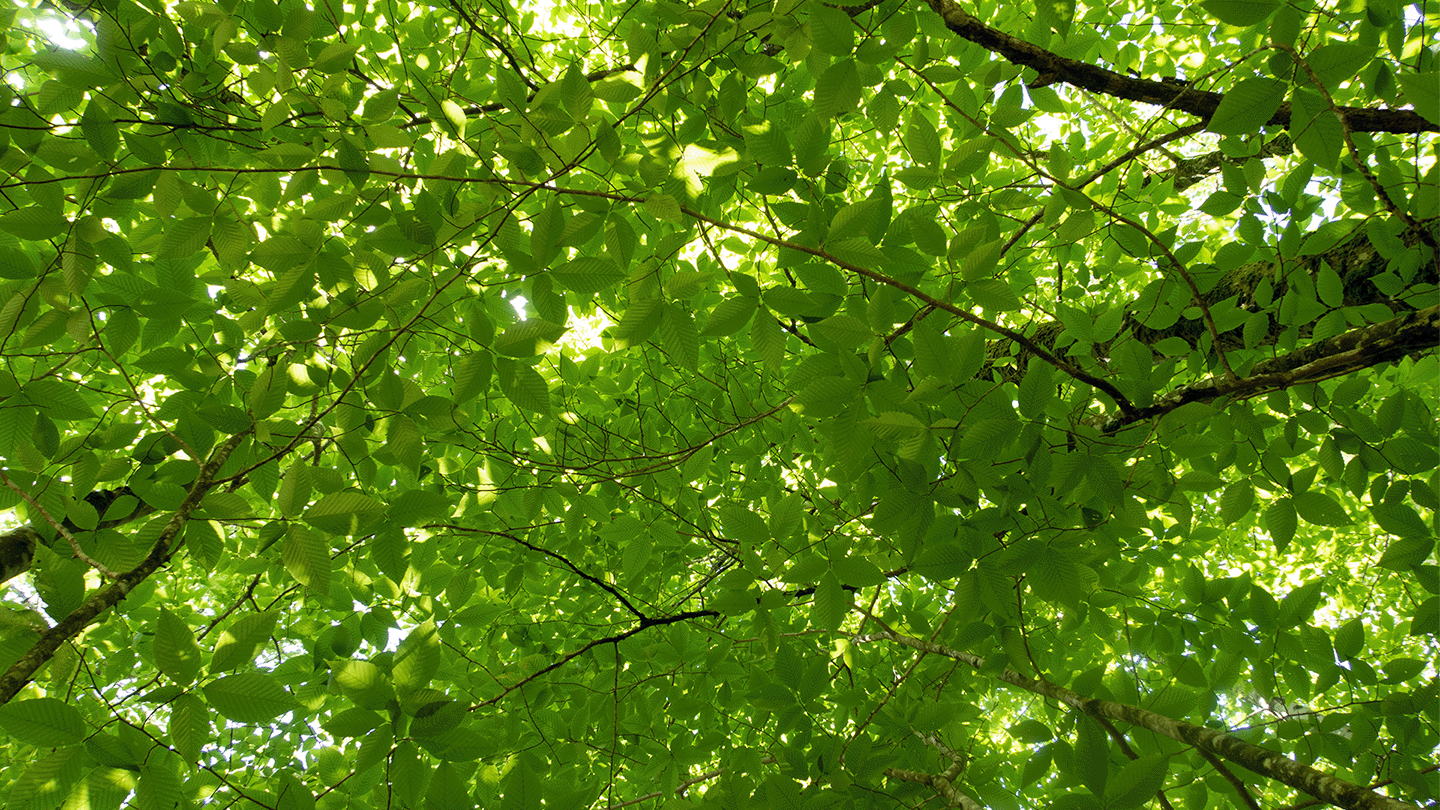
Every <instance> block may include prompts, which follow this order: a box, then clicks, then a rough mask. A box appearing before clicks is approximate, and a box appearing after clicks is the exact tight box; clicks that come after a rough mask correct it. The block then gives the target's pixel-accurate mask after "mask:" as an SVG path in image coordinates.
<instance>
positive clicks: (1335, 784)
mask: <svg viewBox="0 0 1440 810" xmlns="http://www.w3.org/2000/svg"><path fill="white" fill-rule="evenodd" d="M854 638H855V640H856V641H860V642H864V641H875V640H880V639H884V640H886V641H893V642H895V643H897V644H903V645H905V646H907V647H911V648H913V649H916V650H921V651H923V652H928V653H932V654H934V655H943V656H945V657H946V658H951V659H954V660H956V661H959V662H961V663H964V664H969V665H970V666H972V667H975V668H976V669H979V668H980V667H981V666H982V665H983V664H984V663H985V659H984V658H981V657H980V656H978V655H974V654H972V653H968V652H964V651H962V650H954V649H951V648H949V647H946V646H944V645H942V644H936V643H934V642H931V641H926V640H924V639H919V638H913V637H911V636H906V635H901V634H900V633H896V632H893V631H890V630H883V631H880V632H877V633H869V634H867V635H864V636H855V637H854ZM996 677H998V678H999V679H1000V680H1001V681H1002V682H1004V683H1007V684H1010V685H1011V686H1015V687H1019V688H1020V689H1024V690H1026V691H1028V692H1033V693H1035V694H1037V695H1043V696H1045V697H1048V698H1050V699H1052V700H1055V701H1058V702H1060V703H1063V704H1065V705H1066V706H1069V707H1071V708H1073V709H1076V710H1078V711H1082V712H1084V713H1086V714H1089V715H1092V716H1095V717H1104V718H1107V719H1110V720H1122V721H1124V722H1126V723H1129V724H1131V725H1133V726H1139V727H1140V728H1144V729H1146V730H1148V731H1152V732H1154V733H1156V734H1160V735H1163V736H1166V737H1169V738H1170V739H1172V740H1176V741H1178V742H1182V743H1185V744H1186V745H1192V746H1194V747H1196V748H1198V749H1200V750H1201V751H1206V752H1209V753H1211V754H1214V755H1215V756H1217V757H1220V758H1221V759H1225V760H1229V761H1230V762H1233V763H1235V764H1237V765H1240V766H1242V767H1244V768H1248V769H1249V770H1251V771H1254V772H1255V773H1258V774H1260V775H1262V776H1266V777H1269V778H1271V779H1274V780H1276V781H1277V782H1282V783H1284V784H1286V785H1289V786H1290V787H1292V788H1295V789H1296V790H1299V791H1301V792H1303V793H1306V794H1308V795H1311V796H1314V797H1315V798H1317V799H1320V800H1321V801H1324V802H1326V803H1328V804H1333V805H1335V806H1336V807H1345V808H1350V810H1417V805H1413V804H1406V803H1405V802H1401V801H1397V800H1395V799H1392V798H1390V797H1389V796H1382V795H1380V794H1378V793H1376V792H1374V791H1373V790H1370V789H1368V788H1364V787H1361V786H1360V785H1356V784H1353V783H1351V782H1346V781H1345V780H1343V779H1340V778H1337V777H1335V776H1331V775H1330V774H1328V773H1323V772H1321V771H1317V770H1315V769H1314V768H1311V767H1309V766H1307V765H1301V764H1300V763H1298V762H1296V761H1295V760H1293V759H1291V758H1289V757H1287V756H1285V755H1284V754H1281V753H1279V752H1276V751H1271V750H1270V749H1268V748H1262V747H1260V746H1258V745H1252V744H1251V743H1247V742H1245V741H1244V740H1241V739H1240V738H1238V737H1235V736H1233V735H1230V734H1227V733H1225V732H1223V731H1216V730H1215V729H1212V728H1205V727H1204V726H1197V725H1195V724H1194V723H1187V722H1185V721H1184V720H1176V719H1174V718H1171V717H1166V716H1164V715H1162V714H1156V713H1155V712H1152V711H1150V710H1148V709H1142V708H1140V707H1138V706H1131V705H1129V704H1125V703H1117V702H1115V701H1113V700H1101V699H1099V698H1090V697H1085V696H1083V695H1081V694H1080V693H1078V692H1074V691H1071V690H1069V689H1066V688H1065V687H1063V686H1057V685H1055V684H1053V683H1049V682H1047V681H1042V680H1036V679H1034V678H1029V677H1026V676H1024V675H1021V674H1020V673H1018V672H1015V671H1014V670H1011V669H1006V670H1005V671H1003V672H1001V673H1000V674H999V675H998V676H996Z"/></svg>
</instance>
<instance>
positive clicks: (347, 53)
mask: <svg viewBox="0 0 1440 810" xmlns="http://www.w3.org/2000/svg"><path fill="white" fill-rule="evenodd" d="M359 52H360V46H359V45H356V44H351V43H349V42H332V43H330V44H329V45H326V46H325V47H324V49H322V50H321V51H320V53H319V54H317V55H316V57H315V61H313V62H311V63H310V69H311V70H318V71H320V72H321V73H340V72H343V71H345V70H349V69H350V64H351V62H353V61H354V59H355V54H357V53H359ZM462 137H463V135H462Z"/></svg>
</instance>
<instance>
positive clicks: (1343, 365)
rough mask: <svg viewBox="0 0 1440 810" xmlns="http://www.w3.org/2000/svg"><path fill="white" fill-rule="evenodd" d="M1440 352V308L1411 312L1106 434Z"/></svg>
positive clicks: (1265, 365)
mask: <svg viewBox="0 0 1440 810" xmlns="http://www.w3.org/2000/svg"><path fill="white" fill-rule="evenodd" d="M1436 346H1440V306H1435V307H1430V308H1428V309H1423V310H1420V311H1418V312H1410V313H1406V314H1404V315H1401V316H1400V317H1398V318H1393V319H1391V320H1388V321H1383V322H1381V323H1375V324H1371V325H1369V326H1362V327H1360V328H1358V329H1352V330H1350V331H1349V332H1344V333H1342V334H1339V335H1335V336H1334V337H1331V338H1327V339H1325V340H1322V341H1319V342H1316V343H1312V344H1310V345H1309V346H1304V347H1301V348H1299V349H1296V350H1295V351H1293V352H1289V353H1287V354H1283V355H1281V356H1279V357H1276V358H1273V359H1270V360H1266V361H1263V362H1261V363H1257V364H1256V365H1255V367H1254V368H1252V369H1251V370H1250V373H1249V374H1248V375H1246V376H1244V377H1240V378H1237V379H1227V378H1225V377H1211V378H1209V379H1206V380H1201V381H1200V382H1196V383H1192V384H1190V385H1186V386H1182V387H1180V388H1177V389H1175V390H1174V391H1171V392H1170V393H1169V394H1166V395H1165V396H1164V397H1162V398H1161V399H1160V400H1159V401H1157V402H1156V403H1155V404H1153V405H1150V406H1147V407H1144V408H1140V409H1138V410H1136V411H1135V412H1134V413H1133V414H1121V415H1118V416H1116V417H1115V418H1113V419H1110V420H1108V421H1106V422H1105V423H1104V424H1103V425H1102V426H1101V430H1102V432H1104V433H1113V432H1115V431H1117V430H1120V429H1121V428H1123V427H1126V426H1127V425H1131V424H1134V423H1135V422H1139V421H1142V420H1146V419H1154V418H1156V417H1159V416H1164V415H1165V414H1167V413H1169V412H1170V411H1173V410H1175V409H1176V408H1179V407H1180V406H1181V405H1185V404H1187V403H1191V402H1213V401H1214V400H1217V399H1219V398H1220V397H1233V398H1235V399H1251V398H1254V397H1258V396H1263V395H1265V394H1268V393H1270V392H1271V391H1278V390H1280V389H1282V388H1292V387H1294V386H1297V385H1303V384H1305V383H1312V382H1320V381H1321V380H1329V379H1332V378H1334V377H1342V376H1344V375H1346V374H1350V373H1352V372H1355V371H1360V370H1361V369H1366V368H1370V367H1371V366H1376V365H1380V364H1381V363H1391V362H1394V361H1396V360H1399V359H1400V358H1402V357H1404V356H1406V355H1408V354H1414V353H1419V352H1427V351H1433V350H1434V349H1435V347H1436Z"/></svg>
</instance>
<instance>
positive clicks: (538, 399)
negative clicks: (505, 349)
mask: <svg viewBox="0 0 1440 810" xmlns="http://www.w3.org/2000/svg"><path fill="white" fill-rule="evenodd" d="M498 370H499V372H500V374H499V376H500V391H501V393H503V394H504V395H505V398H506V399H508V400H510V402H511V403H513V404H514V405H515V407H517V408H519V409H520V410H522V411H528V412H530V413H537V414H540V415H541V416H548V415H549V414H550V387H549V386H548V385H546V384H545V378H544V377H541V376H540V373H539V372H537V371H536V370H535V369H533V368H531V367H529V366H525V365H520V364H518V363H515V362H513V361H509V360H506V361H504V362H502V363H500V365H499V369H498Z"/></svg>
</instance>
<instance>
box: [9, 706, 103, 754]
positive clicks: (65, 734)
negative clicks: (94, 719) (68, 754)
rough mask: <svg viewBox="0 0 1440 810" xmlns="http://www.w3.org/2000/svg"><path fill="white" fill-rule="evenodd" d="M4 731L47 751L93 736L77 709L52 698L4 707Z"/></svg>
mask: <svg viewBox="0 0 1440 810" xmlns="http://www.w3.org/2000/svg"><path fill="white" fill-rule="evenodd" d="M0 728H3V729H5V732H6V733H7V734H9V735H10V736H12V737H14V738H15V739H17V740H19V741H21V742H23V743H28V744H30V745H38V746H43V747H45V748H57V747H59V746H62V745H74V744H75V743H78V742H80V741H81V740H83V739H84V738H85V735H86V734H88V733H89V726H87V725H86V723H85V718H84V717H82V716H81V715H80V712H78V711H76V710H75V707H73V706H71V705H70V704H68V703H66V702H64V701H63V700H57V699H55V698H49V697H44V698H31V699H29V700H17V701H14V702H12V703H7V704H5V705H4V706H0Z"/></svg>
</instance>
